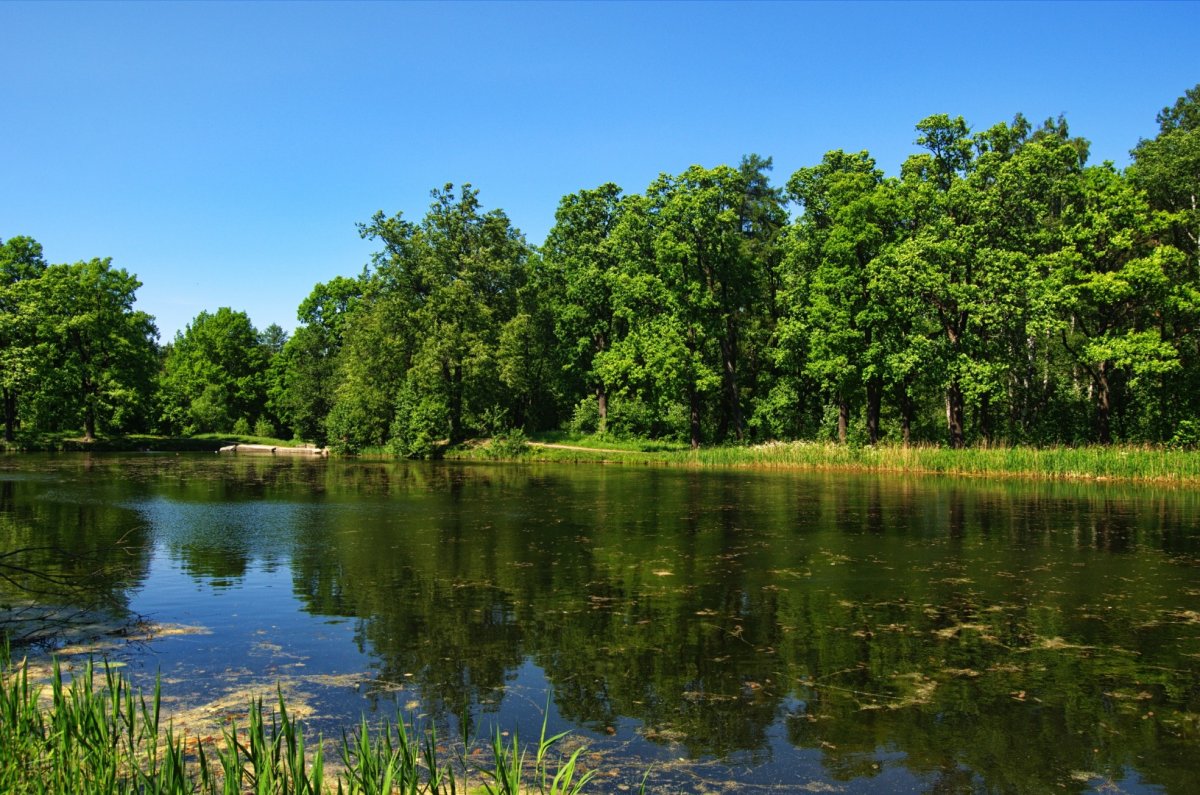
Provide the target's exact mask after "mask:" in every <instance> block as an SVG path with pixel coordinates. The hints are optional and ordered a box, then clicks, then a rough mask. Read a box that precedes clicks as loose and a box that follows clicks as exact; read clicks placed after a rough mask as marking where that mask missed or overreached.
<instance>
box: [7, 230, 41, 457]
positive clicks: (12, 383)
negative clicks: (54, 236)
mask: <svg viewBox="0 0 1200 795" xmlns="http://www.w3.org/2000/svg"><path fill="white" fill-rule="evenodd" d="M45 270H46V262H45V260H44V259H42V247H41V245H40V244H39V243H38V242H37V241H36V240H34V239H32V238H29V237H13V238H9V239H8V240H7V241H0V397H2V398H3V401H4V440H5V441H6V442H11V441H12V440H13V434H14V432H15V430H16V426H17V399H18V397H19V396H20V395H21V393H22V392H24V391H25V390H26V389H28V388H29V386H30V384H31V383H32V382H33V376H34V373H35V370H36V365H37V356H36V350H37V348H36V346H37V333H36V331H37V318H38V312H37V304H36V298H37V292H36V290H37V286H36V282H37V280H38V279H40V278H41V276H42V274H43V273H44V272H45Z"/></svg>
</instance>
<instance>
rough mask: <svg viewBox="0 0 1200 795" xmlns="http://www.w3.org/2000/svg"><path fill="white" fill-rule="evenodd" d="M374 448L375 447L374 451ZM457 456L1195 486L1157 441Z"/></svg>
mask: <svg viewBox="0 0 1200 795" xmlns="http://www.w3.org/2000/svg"><path fill="white" fill-rule="evenodd" d="M380 452H382V451H380ZM441 455H442V456H443V457H445V458H448V459H452V460H459V461H486V460H506V461H527V462H533V461H537V462H560V463H606V464H626V465H641V466H671V467H684V468H687V467H717V468H720V467H726V468H737V469H808V470H830V471H845V472H880V473H885V472H886V473H897V474H914V475H956V476H965V477H1014V478H1023V479H1027V480H1114V481H1126V482H1138V483H1156V484H1160V485H1171V484H1176V485H1195V484H1200V456H1198V455H1197V454H1196V453H1195V451H1192V450H1185V449H1173V448H1170V447H1165V446H1161V445H1141V446H1136V445H1080V446H1065V445H1049V446H1044V447H1035V446H1031V445H1014V446H997V447H972V448H970V449H965V450H954V449H950V448H948V447H945V446H940V445H931V444H918V445H908V446H904V445H901V444H894V443H893V444H879V445H860V444H838V443H837V442H834V441H795V442H768V443H764V444H748V445H721V446H716V447H703V448H701V449H699V450H692V449H690V448H689V447H688V446H687V445H686V444H681V443H675V444H667V443H659V442H655V441H653V440H645V439H626V440H611V439H609V438H607V437H595V436H592V437H580V436H577V435H569V434H563V433H554V434H535V435H534V437H533V438H532V439H531V440H529V441H528V443H527V446H526V447H524V448H521V449H517V450H514V449H512V448H511V447H508V446H500V445H493V444H492V443H490V442H483V441H478V440H476V441H473V442H470V443H466V444H462V445H458V446H456V447H452V448H448V449H446V450H445V451H443V452H442V453H441Z"/></svg>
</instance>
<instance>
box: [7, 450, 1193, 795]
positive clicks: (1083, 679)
mask: <svg viewBox="0 0 1200 795" xmlns="http://www.w3.org/2000/svg"><path fill="white" fill-rule="evenodd" d="M5 466H6V467H7V468H8V469H7V470H4V471H0V531H2V532H3V533H4V544H5V547H4V548H5V549H10V548H16V547H17V546H20V545H22V544H26V545H28V544H30V543H31V540H32V539H33V538H35V537H39V538H40V537H47V538H53V540H54V543H55V546H56V547H60V548H62V549H67V550H81V549H92V550H95V549H99V548H100V547H102V546H104V544H105V543H109V542H111V540H112V539H115V538H124V539H126V540H132V541H133V544H132V546H134V547H135V548H137V549H138V550H140V552H138V553H137V554H135V555H134V556H133V559H132V560H130V561H125V563H126V564H129V565H127V567H126V568H125V569H124V572H125V574H124V575H123V578H117V579H114V580H113V581H112V584H111V585H110V586H108V591H107V592H106V596H105V597H104V598H105V599H106V600H108V601H107V603H108V604H110V605H114V606H116V607H117V608H118V609H124V610H127V609H129V607H130V605H131V597H130V593H131V591H130V589H131V588H134V587H137V586H138V584H139V583H141V586H140V591H138V592H137V598H136V600H134V601H135V602H136V607H137V609H139V610H145V611H147V612H151V613H154V614H156V615H159V616H161V617H163V618H164V619H166V620H173V621H185V620H186V621H192V622H195V623H201V624H204V625H205V626H207V627H209V628H210V629H211V630H212V634H211V635H206V636H202V637H199V638H197V637H189V638H179V639H169V640H164V641H162V642H161V643H160V644H156V649H155V651H154V654H155V655H156V656H155V657H154V658H153V659H154V660H156V661H157V662H158V663H159V664H160V665H162V664H164V663H165V664H170V665H174V666H175V667H174V668H173V669H172V670H173V671H174V675H176V678H178V679H179V680H181V682H182V684H185V685H186V682H185V681H183V680H186V679H187V678H189V676H191V674H190V673H189V672H192V671H195V670H200V671H207V672H210V673H211V672H212V671H214V670H218V669H220V668H221V666H224V668H225V670H226V671H229V670H233V671H234V673H235V674H236V675H238V676H243V677H244V678H253V677H257V676H266V675H270V676H308V677H309V679H308V680H307V681H308V683H309V685H310V689H312V688H313V687H314V685H313V683H315V682H317V681H318V677H319V676H325V675H330V676H332V674H334V673H338V674H339V675H340V674H348V675H349V678H343V679H328V680H321V681H327V682H335V681H336V683H337V684H336V686H334V685H330V687H329V688H327V689H326V691H321V692H316V691H315V690H314V692H313V696H312V697H313V700H314V702H318V703H317V706H316V707H315V711H314V713H313V720H315V721H321V720H324V721H326V722H327V723H328V726H329V727H330V728H331V729H332V727H334V726H336V725H340V724H345V723H348V722H351V721H353V720H356V719H357V717H358V715H359V713H360V712H362V711H363V710H364V709H368V710H371V709H375V710H380V711H384V712H386V711H387V710H389V709H395V708H396V707H400V708H402V709H406V710H409V711H413V712H416V713H419V714H421V715H424V716H427V717H428V718H429V719H431V720H434V721H438V722H440V723H442V724H443V725H444V726H446V727H447V731H449V732H452V733H464V732H465V733H466V734H468V735H472V734H485V733H487V732H488V731H489V730H490V727H492V726H495V725H498V726H502V727H507V728H514V729H515V728H519V729H520V731H521V732H522V733H523V734H524V735H526V736H529V735H532V734H533V733H535V732H536V730H537V727H538V726H539V725H540V720H541V717H540V708H541V706H542V705H544V704H545V703H546V698H547V690H549V691H550V692H551V693H552V696H551V698H552V702H551V724H552V725H551V729H552V730H559V729H568V728H569V729H573V730H574V731H575V732H577V733H578V734H579V735H580V736H581V737H583V738H584V739H586V740H587V741H588V742H589V743H590V744H591V746H592V748H593V750H594V752H596V753H599V754H602V757H600V760H602V761H600V764H601V765H602V766H606V767H610V768H612V769H615V770H618V771H620V776H621V778H619V779H618V780H619V781H626V782H627V780H632V781H634V782H636V781H637V780H639V778H640V773H639V772H638V771H640V770H641V769H643V768H644V767H645V766H646V765H648V764H652V765H653V772H652V775H651V781H652V782H655V781H657V782H659V783H661V784H666V785H670V786H674V787H677V788H680V789H685V790H688V791H721V790H722V789H725V788H730V789H745V788H752V787H762V788H764V789H770V788H774V787H777V788H781V789H789V788H795V787H798V786H810V787H813V788H821V787H830V786H832V787H836V788H840V789H845V790H847V791H878V790H879V789H887V790H892V789H904V788H907V789H911V790H916V791H922V790H935V791H940V792H959V791H975V790H983V791H1018V792H1033V791H1045V790H1049V789H1054V790H1056V791H1057V790H1065V791H1086V790H1091V789H1097V788H1100V787H1102V786H1109V785H1111V786H1114V787H1117V788H1118V789H1119V790H1124V791H1162V790H1166V791H1170V792H1186V791H1188V788H1189V787H1190V786H1191V785H1192V782H1193V780H1194V777H1195V763H1194V759H1196V758H1197V757H1198V753H1197V752H1198V751H1200V684H1198V683H1200V676H1198V675H1197V674H1198V673H1200V526H1198V517H1200V510H1198V509H1200V495H1197V494H1196V493H1193V492H1186V491H1177V492H1165V491H1155V490H1152V489H1139V488H1132V487H1118V486H1113V485H1097V486H1086V485H1080V484H1066V485H1063V484H1026V483H1012V482H1004V483H986V482H978V481H969V482H968V481H960V480H953V479H937V478H925V479H920V478H911V477H879V476H848V475H834V474H824V473H816V474H814V473H732V472H696V471H676V470H658V469H653V470H650V469H635V468H609V467H596V466H592V467H571V466H489V465H448V464H407V463H391V462H364V461H307V460H287V459H247V458H240V459H228V458H216V457H211V456H206V457H201V456H141V457H120V456H112V457H95V460H94V461H92V462H91V464H90V465H89V466H83V465H81V464H80V462H79V460H78V459H70V458H66V457H57V458H52V457H47V458H38V457H29V458H28V459H21V460H20V461H19V462H15V463H14V462H13V461H11V460H10V461H6V462H5ZM14 470H15V471H14ZM10 475H11V477H9V476H10ZM89 545H90V546H89ZM39 565H44V566H52V565H66V564H62V563H54V562H52V561H50V560H49V559H46V560H43V561H42V562H41V563H40V564H39ZM222 660H224V662H221V661H222ZM197 687H199V685H197ZM327 733H331V732H327ZM593 761H597V760H593Z"/></svg>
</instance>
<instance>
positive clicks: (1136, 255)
mask: <svg viewBox="0 0 1200 795" xmlns="http://www.w3.org/2000/svg"><path fill="white" fill-rule="evenodd" d="M1082 187H1083V191H1084V193H1083V196H1082V197H1081V198H1082V200H1081V201H1080V202H1079V203H1078V205H1075V206H1071V207H1068V208H1067V211H1066V212H1065V214H1064V218H1063V221H1064V229H1063V236H1064V239H1065V242H1066V245H1065V246H1064V248H1063V249H1062V250H1061V251H1059V252H1058V253H1056V254H1055V255H1054V257H1053V267H1052V268H1051V269H1050V273H1049V278H1050V279H1051V294H1052V295H1053V296H1054V299H1053V300H1054V301H1055V306H1056V308H1057V309H1059V310H1060V312H1059V313H1058V315H1057V316H1058V318H1059V319H1058V322H1057V326H1056V328H1057V331H1058V333H1059V335H1060V337H1061V339H1062V344H1063V347H1064V348H1065V350H1066V351H1067V353H1068V354H1069V356H1070V358H1071V361H1072V363H1073V364H1074V365H1075V366H1076V367H1078V368H1080V369H1082V370H1083V371H1084V372H1085V373H1086V374H1087V377H1088V379H1089V384H1088V387H1089V389H1088V391H1089V392H1090V393H1091V394H1092V396H1093V398H1094V404H1095V438H1096V439H1097V441H1099V442H1101V443H1103V444H1108V443H1109V442H1111V441H1112V440H1113V433H1112V423H1111V417H1112V414H1113V409H1114V405H1113V404H1114V386H1115V383H1114V379H1122V380H1125V379H1127V380H1128V381H1129V382H1130V383H1131V384H1134V385H1136V384H1137V383H1138V382H1139V381H1145V380H1147V379H1154V378H1155V377H1157V376H1160V375H1163V374H1167V373H1170V372H1172V371H1174V370H1176V369H1177V368H1178V367H1179V359H1178V355H1177V352H1176V350H1175V348H1174V346H1173V345H1172V344H1171V342H1170V340H1167V339H1164V337H1163V335H1162V334H1161V333H1160V331H1159V329H1158V328H1156V327H1155V321H1156V319H1157V318H1160V317H1161V316H1162V315H1163V314H1164V312H1165V311H1166V309H1167V306H1168V304H1169V303H1170V301H1171V298H1172V296H1173V294H1177V293H1178V290H1177V287H1176V285H1173V284H1172V278H1171V273H1172V271H1174V270H1176V269H1177V268H1178V265H1179V263H1180V261H1181V260H1182V255H1181V254H1180V252H1178V250H1176V249H1174V248H1173V247H1170V246H1155V245H1154V238H1155V236H1156V234H1157V233H1158V232H1159V231H1160V230H1161V228H1162V227H1161V222H1160V220H1159V219H1156V217H1155V215H1154V214H1153V212H1152V211H1151V209H1150V207H1149V206H1148V204H1147V203H1146V201H1145V197H1144V195H1143V194H1140V193H1139V192H1137V191H1135V190H1134V189H1133V187H1132V186H1131V185H1130V184H1129V182H1128V181H1127V180H1125V179H1124V178H1123V177H1122V176H1121V175H1120V174H1118V173H1117V172H1116V171H1115V170H1114V169H1113V168H1112V166H1111V164H1105V165H1104V166H1100V167H1095V168H1090V169H1088V170H1087V171H1086V173H1085V174H1084V180H1083V186H1082Z"/></svg>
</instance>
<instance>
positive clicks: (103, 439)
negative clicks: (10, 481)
mask: <svg viewBox="0 0 1200 795" xmlns="http://www.w3.org/2000/svg"><path fill="white" fill-rule="evenodd" d="M230 444H265V445H271V446H273V447H302V446H303V443H302V442H297V441H295V440H291V439H271V438H268V437H264V436H241V435H238V434H234V433H202V434H197V435H195V436H157V435H154V434H145V433H131V434H118V435H98V436H97V437H96V439H95V440H93V441H91V442H87V441H84V439H83V433H82V432H81V431H55V432H36V433H18V434H17V438H16V439H15V440H14V441H12V442H4V441H0V452H5V453H76V452H96V453H100V452H104V453H110V452H118V453H121V452H130V453H132V452H141V451H153V452H166V453H186V452H195V453H211V452H214V451H216V450H218V449H220V448H222V447H224V446H226V445H230Z"/></svg>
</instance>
